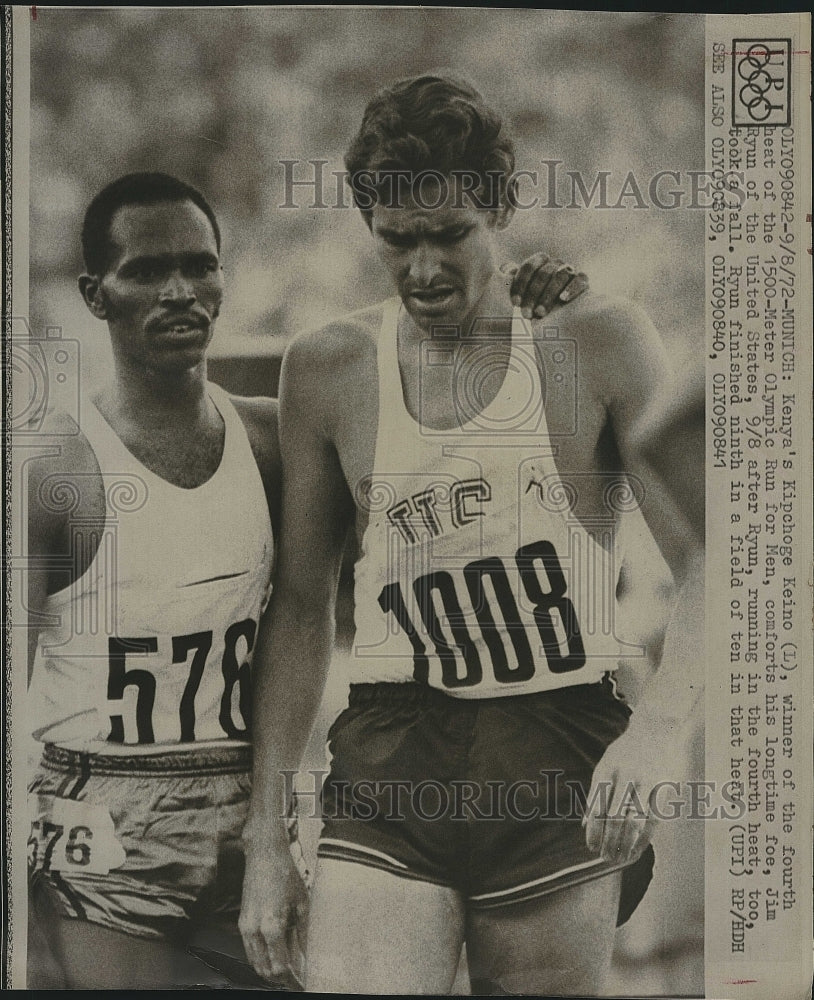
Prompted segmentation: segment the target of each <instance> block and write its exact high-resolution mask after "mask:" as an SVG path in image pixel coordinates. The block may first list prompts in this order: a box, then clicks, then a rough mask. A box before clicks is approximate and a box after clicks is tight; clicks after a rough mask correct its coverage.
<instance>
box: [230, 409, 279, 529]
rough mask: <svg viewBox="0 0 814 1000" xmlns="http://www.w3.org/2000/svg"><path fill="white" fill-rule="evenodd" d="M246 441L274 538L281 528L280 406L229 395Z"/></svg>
mask: <svg viewBox="0 0 814 1000" xmlns="http://www.w3.org/2000/svg"><path fill="white" fill-rule="evenodd" d="M229 398H230V399H231V401H232V404H233V405H234V407H235V409H236V410H237V412H238V413H239V414H240V419H241V420H242V421H243V426H244V427H245V428H246V434H247V435H248V438H249V444H250V445H251V449H252V454H253V455H254V460H255V462H257V468H258V469H259V471H260V478H261V479H262V480H263V489H264V490H265V493H266V501H267V503H268V505H269V514H270V516H271V526H272V529H273V531H274V537H275V539H277V538H279V529H280V486H281V476H280V467H281V459H280V440H279V426H278V424H279V404H278V401H277V400H276V399H270V398H269V397H268V396H230V397H229Z"/></svg>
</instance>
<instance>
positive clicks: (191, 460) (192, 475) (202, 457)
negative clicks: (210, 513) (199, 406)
mask: <svg viewBox="0 0 814 1000" xmlns="http://www.w3.org/2000/svg"><path fill="white" fill-rule="evenodd" d="M121 440H122V443H123V444H124V445H125V447H126V448H127V450H128V451H129V452H130V453H131V454H132V455H133V456H134V457H135V458H136V459H137V460H138V461H139V462H140V463H141V464H142V465H143V466H144V467H145V468H147V469H149V470H150V472H152V473H154V474H155V475H157V476H159V477H160V478H161V479H163V480H165V481H166V482H167V483H169V484H170V485H172V486H179V487H181V488H182V489H196V488H197V487H199V486H202V485H203V484H204V483H206V482H208V480H210V479H211V478H212V477H213V476H214V475H215V473H216V472H217V471H218V468H219V466H220V463H221V459H222V457H223V450H224V441H225V429H224V426H223V423H222V421H220V420H216V421H209V422H207V423H206V424H203V425H200V426H197V427H195V428H194V429H188V428H167V427H158V428H153V429H151V431H150V433H149V434H145V433H144V432H143V431H142V430H140V429H135V428H132V429H130V428H124V429H123V433H122V435H121Z"/></svg>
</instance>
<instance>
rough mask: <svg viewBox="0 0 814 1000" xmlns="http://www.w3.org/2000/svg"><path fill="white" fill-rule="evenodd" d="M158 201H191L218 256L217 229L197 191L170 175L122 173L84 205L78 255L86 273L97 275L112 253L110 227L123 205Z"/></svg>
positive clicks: (218, 240)
mask: <svg viewBox="0 0 814 1000" xmlns="http://www.w3.org/2000/svg"><path fill="white" fill-rule="evenodd" d="M162 201H191V202H192V203H193V205H197V206H198V208H200V210H201V211H202V212H203V213H204V215H205V216H206V217H207V219H209V222H210V224H211V226H212V232H213V233H214V234H215V243H216V244H217V247H218V253H220V227H219V226H218V220H217V219H216V218H215V213H214V212H213V211H212V207H211V206H210V204H209V202H208V201H207V200H206V198H204V196H203V195H202V194H201V192H200V191H198V189H197V188H194V187H192V185H191V184H187V183H186V181H182V180H179V179H178V178H177V177H172V176H171V175H170V174H162V173H156V172H152V173H147V172H139V173H133V174H125V175H124V176H123V177H118V178H117V179H116V180H115V181H111V182H110V184H108V185H106V186H105V187H103V188H102V190H101V191H100V192H99V193H98V194H97V195H96V197H95V198H94V199H93V201H91V203H90V205H88V207H87V210H86V212H85V219H84V222H83V224H82V256H83V257H84V259H85V267H86V268H87V269H88V272H89V273H90V274H97V275H101V274H104V273H105V271H106V270H107V269H108V267H109V266H110V261H111V259H112V257H113V255H114V253H115V249H114V247H113V246H112V245H111V241H110V224H111V222H112V221H113V216H114V215H115V214H116V212H117V211H118V210H119V209H120V208H122V207H123V206H125V205H155V204H156V203H158V202H162Z"/></svg>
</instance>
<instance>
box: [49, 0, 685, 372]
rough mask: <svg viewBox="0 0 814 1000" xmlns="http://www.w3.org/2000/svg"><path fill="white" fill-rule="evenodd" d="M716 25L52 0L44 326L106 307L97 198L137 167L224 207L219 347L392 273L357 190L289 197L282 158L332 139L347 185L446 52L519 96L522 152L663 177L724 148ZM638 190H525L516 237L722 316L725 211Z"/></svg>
mask: <svg viewBox="0 0 814 1000" xmlns="http://www.w3.org/2000/svg"><path fill="white" fill-rule="evenodd" d="M702 40H703V24H702V19H701V18H693V17H687V16H684V17H682V16H681V15H666V14H665V15H655V14H625V15H623V14H610V13H596V12H593V13H591V12H579V11H571V12H553V11H524V10H462V9H458V10H432V9H430V10H427V9H424V10H421V9H415V10H403V9H402V10H395V9H394V10H387V9H372V10H360V9H354V10H346V9H336V10H285V9H277V8H273V9H271V8H269V9H266V10H258V9H243V10H231V11H224V10H215V9H199V10H188V9H183V8H176V9H173V10H166V9H158V10H127V9H124V10H101V9H100V10H71V9H63V10H52V9H43V10H41V12H40V14H39V16H38V19H37V21H36V22H34V23H33V24H32V31H31V45H32V86H31V110H32V145H31V321H32V325H33V328H34V331H35V335H41V331H42V330H43V329H44V328H45V326H47V325H57V326H61V327H62V328H63V330H64V335H68V331H69V330H70V335H71V336H77V335H78V334H79V331H81V330H82V328H83V327H86V326H88V324H90V323H91V322H92V320H91V319H90V317H88V316H87V314H86V313H85V312H84V311H83V307H82V305H81V302H80V301H79V299H78V296H77V293H76V290H75V289H76V285H75V278H76V275H77V274H78V273H79V271H80V270H81V255H80V251H79V230H80V224H81V217H82V213H83V211H84V208H85V207H86V205H87V203H88V201H89V200H90V198H91V197H92V196H93V195H94V194H95V192H96V191H97V190H98V189H99V188H100V187H101V186H103V185H104V184H105V183H107V182H108V181H109V180H111V179H112V178H114V177H115V176H117V175H119V174H121V173H124V172H126V171H129V170H144V169H151V170H155V169H161V170H165V171H168V172H170V173H176V174H178V175H179V176H181V177H183V178H184V179H186V180H188V181H190V182H191V183H193V184H195V185H196V186H199V187H201V189H202V190H203V191H204V192H205V194H206V195H207V196H208V197H209V198H210V200H211V202H212V203H213V205H214V207H215V209H216V211H217V213H218V216H219V219H220V221H221V225H222V228H223V231H224V238H225V239H224V254H223V256H224V264H225V267H226V272H227V278H228V291H227V299H226V304H225V308H224V311H223V314H222V318H221V320H220V323H219V329H218V333H217V339H216V343H215V345H214V350H215V351H216V352H217V353H221V354H228V353H229V352H230V351H237V350H240V349H244V350H255V349H258V348H259V349H260V350H263V349H264V345H268V343H269V338H272V337H273V338H277V337H280V338H283V339H288V338H289V337H290V336H291V335H292V334H293V333H294V332H295V331H296V330H298V329H301V328H303V327H308V326H311V325H313V324H315V323H320V322H323V321H325V320H327V319H329V318H331V317H335V316H336V315H337V314H338V313H342V312H346V311H350V310H352V309H355V308H359V307H360V306H361V305H365V304H367V303H370V302H374V301H376V300H377V299H378V298H380V297H382V296H383V295H385V294H387V292H388V288H387V285H386V283H385V279H384V276H383V275H382V273H381V271H380V269H379V268H378V266H377V263H376V260H375V258H374V256H373V253H372V248H371V246H370V241H369V238H368V236H367V231H366V229H365V226H364V224H363V223H362V221H361V219H360V217H359V216H358V214H357V213H356V212H355V211H353V210H351V209H349V208H348V209H344V210H336V209H333V210H331V209H327V210H326V209H322V210H319V209H309V208H306V207H303V208H300V209H298V210H291V209H289V210H281V209H280V208H279V207H278V206H280V205H281V204H283V202H284V200H285V191H284V168H283V167H282V166H281V163H280V161H281V160H286V159H287V160H299V161H308V160H312V159H321V160H326V161H328V164H327V166H326V167H325V177H326V181H327V184H326V191H327V192H328V195H330V191H331V186H332V185H334V184H335V182H334V180H333V178H331V176H330V172H331V171H332V170H341V169H342V158H343V155H344V152H345V149H346V147H347V145H348V143H349V140H350V138H351V137H352V135H353V134H354V131H355V129H356V128H357V127H358V124H359V121H360V120H361V114H362V111H363V109H364V106H365V103H366V101H367V99H368V98H369V97H370V96H371V94H372V93H373V91H374V90H376V89H377V88H378V87H380V86H382V85H383V84H385V83H387V82H389V81H391V80H393V79H394V78H397V77H400V76H405V75H409V74H413V73H417V72H422V71H426V70H427V69H431V68H437V67H440V66H449V67H451V68H453V69H454V70H456V71H457V72H459V73H463V74H465V75H467V76H469V77H470V78H471V79H473V80H474V81H475V82H476V83H477V84H479V86H480V87H481V89H482V91H483V93H484V94H485V95H486V96H487V98H488V99H490V100H492V101H493V102H494V103H495V104H496V105H497V106H498V107H499V108H500V109H501V110H502V111H503V112H504V114H505V116H506V119H507V121H508V124H509V127H510V129H511V131H512V133H513V134H514V136H515V137H516V141H517V148H518V155H517V162H518V167H519V168H525V169H530V170H539V171H540V172H541V178H542V177H544V176H545V172H546V168H545V167H543V166H541V164H540V161H541V160H543V159H556V160H560V161H562V166H561V167H560V168H559V171H560V173H561V174H562V176H563V180H565V176H564V172H565V171H566V170H575V171H580V172H581V173H582V175H583V177H584V178H585V181H586V184H587V185H588V188H589V190H590V186H591V184H592V183H593V180H595V178H596V176H597V174H598V172H599V171H602V170H604V171H609V172H610V177H609V179H608V191H609V201H610V202H611V203H613V202H615V201H616V199H617V197H618V192H619V191H620V189H621V187H622V184H623V181H624V178H625V176H626V175H627V173H628V172H629V171H633V173H634V174H635V176H636V178H637V179H638V180H639V184H640V186H641V188H642V189H643V191H644V193H645V198H647V191H646V188H647V184H648V183H649V180H650V178H651V177H652V176H653V175H654V174H656V173H657V172H658V171H659V170H675V171H679V172H681V174H682V175H685V172H686V171H688V170H693V169H695V170H699V169H701V170H702V169H703V155H704V154H703V135H704V126H703V117H702V116H703V77H704V74H703V69H702V63H701V59H702V49H701V47H700V46H701V44H702ZM310 170H311V168H310V167H309V166H308V165H307V163H305V162H303V163H302V164H301V165H300V166H298V167H296V168H295V173H296V176H297V177H306V176H308V172H309V171H310ZM541 183H542V180H541ZM688 185H689V180H688V179H687V178H686V177H685V179H684V181H683V186H684V187H685V189H688ZM669 187H670V182H669V180H668V181H667V182H666V183H665V184H663V185H662V190H665V191H666V190H667V189H669ZM522 190H523V192H524V194H525V193H526V192H528V191H529V190H530V186H529V182H524V185H523V188H522ZM297 196H298V198H300V199H301V200H302V202H307V201H308V196H309V193H308V191H307V190H306V189H304V188H303V189H298V191H297ZM326 200H330V198H327V199H326ZM566 200H567V199H566ZM648 200H649V199H648ZM633 204H634V199H628V200H627V201H626V202H625V205H626V207H625V208H624V209H623V210H611V209H605V210H599V209H590V210H584V209H577V210H565V209H563V210H555V209H543V208H537V209H531V210H528V211H524V212H518V213H517V217H516V219H515V222H514V223H513V224H512V227H511V228H510V230H509V231H508V234H507V247H506V249H507V253H508V254H509V255H510V256H514V257H515V258H522V257H523V256H524V255H525V254H526V253H528V252H530V251H532V250H534V249H546V250H547V251H548V252H549V253H551V254H552V256H558V257H561V258H563V259H565V260H570V261H573V262H574V263H577V264H578V265H579V266H580V267H581V268H582V269H583V270H585V271H587V272H588V274H589V275H590V278H591V283H592V287H594V288H595V289H599V290H603V291H605V290H610V291H618V292H620V293H622V294H625V295H631V296H633V297H634V298H635V299H637V300H638V301H640V302H641V303H642V304H643V305H644V306H645V307H646V308H647V309H648V311H649V312H650V313H651V315H652V316H654V317H655V318H656V319H657V321H658V323H659V325H660V328H661V329H662V332H663V333H664V335H665V337H667V338H668V339H669V340H670V341H671V342H676V343H677V347H679V348H680V349H681V350H682V351H683V349H684V345H685V343H688V342H692V343H693V344H697V343H698V342H699V338H700V335H701V323H702V316H703V311H702V300H703V272H702V268H701V260H700V258H699V256H698V255H697V253H696V254H695V255H693V254H692V251H693V249H694V248H696V247H697V246H698V245H699V241H700V239H701V238H702V237H701V232H702V227H703V218H702V216H703V213H702V212H699V211H681V210H678V211H670V210H663V209H657V208H653V207H648V208H646V209H637V208H634V207H632V206H633ZM688 251H689V253H688ZM247 341H249V343H248V344H247V343H246V342H247Z"/></svg>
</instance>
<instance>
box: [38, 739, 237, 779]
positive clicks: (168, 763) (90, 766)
mask: <svg viewBox="0 0 814 1000" xmlns="http://www.w3.org/2000/svg"><path fill="white" fill-rule="evenodd" d="M42 761H43V764H45V765H46V766H47V767H49V768H51V769H52V770H58V771H66V772H71V773H75V772H76V771H84V772H85V773H87V774H98V775H122V776H125V775H145V774H153V775H185V774H186V775H205V774H236V773H239V772H243V771H249V770H251V766H252V748H251V746H250V745H249V744H248V743H246V744H229V745H228V746H223V747H207V748H206V749H199V750H184V751H180V752H175V753H167V752H164V753H155V754H131V755H129V756H125V755H122V754H115V755H113V754H100V753H86V752H85V751H82V750H69V749H67V747H60V746H57V745H56V744H54V743H46V744H45V747H44V749H43V753H42Z"/></svg>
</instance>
